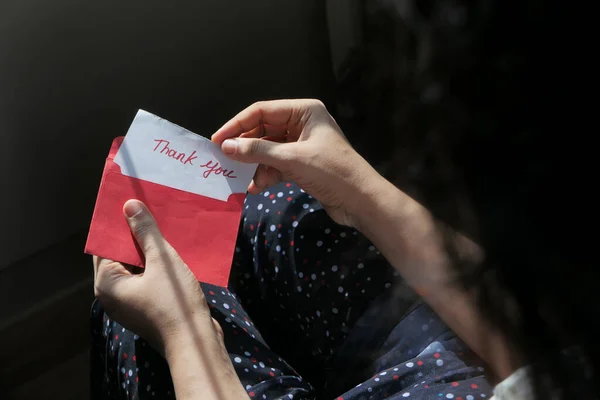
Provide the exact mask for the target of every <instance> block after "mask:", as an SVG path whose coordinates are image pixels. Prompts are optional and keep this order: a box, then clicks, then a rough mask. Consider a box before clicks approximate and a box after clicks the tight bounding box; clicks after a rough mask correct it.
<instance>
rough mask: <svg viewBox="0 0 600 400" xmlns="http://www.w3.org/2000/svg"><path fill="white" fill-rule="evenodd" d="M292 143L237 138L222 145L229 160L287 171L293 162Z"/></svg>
mask: <svg viewBox="0 0 600 400" xmlns="http://www.w3.org/2000/svg"><path fill="white" fill-rule="evenodd" d="M289 146H290V143H278V142H276V141H272V140H263V139H248V138H235V139H227V140H225V141H224V142H223V144H222V145H221V149H222V150H223V153H225V154H226V155H227V156H228V157H229V158H231V159H233V160H236V161H241V162H245V163H256V164H264V165H268V166H271V167H275V168H279V169H287V168H289V167H290V166H289V165H288V164H289V162H290V161H293V157H292V152H293V149H292V148H290V147H289Z"/></svg>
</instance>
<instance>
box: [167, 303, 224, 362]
mask: <svg viewBox="0 0 600 400" xmlns="http://www.w3.org/2000/svg"><path fill="white" fill-rule="evenodd" d="M161 339H162V340H161V341H162V345H163V355H164V356H165V358H166V359H167V361H168V362H169V363H170V361H171V360H172V359H175V360H177V359H179V358H180V356H181V355H182V354H184V353H186V352H190V351H192V350H193V351H195V352H198V351H201V352H207V351H210V352H214V351H216V350H218V349H219V348H221V347H222V346H223V343H222V340H221V338H220V337H219V334H218V333H217V331H216V329H215V327H214V325H213V323H212V318H211V317H210V316H209V315H208V316H205V315H198V316H194V317H193V318H192V319H190V320H186V321H183V322H182V323H180V324H179V325H178V326H176V327H174V328H172V329H170V330H166V332H164V333H163V334H162V335H161Z"/></svg>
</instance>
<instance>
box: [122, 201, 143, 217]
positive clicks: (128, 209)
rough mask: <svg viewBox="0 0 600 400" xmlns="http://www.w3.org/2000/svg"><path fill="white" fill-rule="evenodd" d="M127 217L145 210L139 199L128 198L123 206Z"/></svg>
mask: <svg viewBox="0 0 600 400" xmlns="http://www.w3.org/2000/svg"><path fill="white" fill-rule="evenodd" d="M123 211H124V212H125V215H126V216H127V218H133V217H135V216H137V215H138V214H140V213H141V212H142V211H144V209H143V207H142V204H141V203H140V202H139V201H137V200H128V201H127V203H125V206H124V207H123Z"/></svg>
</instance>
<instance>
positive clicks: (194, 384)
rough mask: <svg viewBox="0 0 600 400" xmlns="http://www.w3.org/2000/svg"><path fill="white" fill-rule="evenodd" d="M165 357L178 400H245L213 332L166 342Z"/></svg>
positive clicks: (182, 334) (242, 390)
mask: <svg viewBox="0 0 600 400" xmlns="http://www.w3.org/2000/svg"><path fill="white" fill-rule="evenodd" d="M165 356H166V358H167V362H168V363H169V368H170V370H171V377H172V379H173V386H174V387H175V394H176V397H177V399H178V400H196V399H202V400H240V399H246V398H248V395H247V394H246V391H245V390H244V388H243V386H242V384H241V382H240V380H239V379H238V377H237V375H236V373H235V370H234V368H233V365H232V364H231V360H230V359H229V356H228V354H227V351H226V350H225V347H224V345H223V343H222V341H221V340H220V339H219V337H218V335H217V333H216V332H214V336H212V333H209V334H208V335H198V334H197V332H183V333H180V334H178V335H177V336H175V337H173V338H171V339H169V342H168V344H167V345H166V351H165Z"/></svg>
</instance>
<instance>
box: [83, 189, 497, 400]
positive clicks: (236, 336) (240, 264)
mask: <svg viewBox="0 0 600 400" xmlns="http://www.w3.org/2000/svg"><path fill="white" fill-rule="evenodd" d="M201 286H202V289H203V291H204V293H205V295H206V299H207V302H208V304H209V305H210V307H211V310H212V315H213V317H214V318H215V319H216V320H217V321H218V322H219V323H220V324H221V326H222V328H223V331H224V333H225V344H226V346H227V350H228V352H229V354H230V357H231V360H232V363H233V365H234V367H235V369H236V372H237V374H238V376H239V378H240V380H241V382H242V384H243V385H244V387H245V388H246V390H247V392H248V395H249V397H250V398H257V399H315V398H333V399H343V400H359V399H365V400H366V399H383V398H412V399H440V398H443V399H456V400H474V399H482V398H486V397H491V392H492V391H491V388H490V386H489V385H488V383H487V382H486V380H485V376H484V369H483V366H482V363H481V361H480V360H478V359H477V357H475V356H474V355H473V354H472V353H471V352H470V351H469V350H468V348H467V347H466V346H465V345H464V344H463V343H462V342H461V341H460V340H458V339H457V338H456V336H455V335H454V334H453V333H452V332H451V331H450V330H449V329H448V328H447V327H446V326H445V325H444V324H443V323H442V322H441V321H440V319H439V318H438V317H437V316H436V315H435V314H434V313H433V312H432V310H431V309H429V307H427V306H426V305H424V304H422V303H421V302H419V301H418V299H416V298H415V297H414V295H412V294H411V292H410V291H407V290H405V289H406V288H404V286H403V284H402V282H401V281H400V280H399V278H398V276H397V273H396V272H395V270H394V269H393V268H392V267H391V266H390V265H389V264H388V263H387V261H386V260H385V258H384V257H383V256H382V255H381V253H380V252H379V251H378V250H377V249H376V248H375V247H374V246H373V245H372V244H371V243H370V242H369V241H368V240H367V239H366V238H365V237H363V236H362V235H361V234H360V233H359V232H357V231H356V230H354V229H352V228H348V227H344V226H340V225H337V224H335V223H334V222H333V221H332V220H331V219H330V218H329V217H328V216H327V214H326V213H325V212H324V211H323V210H322V207H321V206H320V204H319V203H318V202H317V201H315V200H314V199H313V198H311V196H309V195H308V194H307V193H304V192H303V191H302V190H300V189H299V188H298V187H297V186H295V185H293V184H290V183H287V184H279V185H277V186H275V187H273V188H271V189H269V191H267V192H264V193H262V194H260V195H258V196H248V197H247V199H246V204H245V207H244V214H243V219H242V223H241V227H240V232H239V238H238V241H237V247H236V252H235V257H234V262H233V268H232V275H231V279H230V287H229V288H228V289H225V288H219V287H215V286H212V285H207V284H201ZM91 321H92V398H93V399H150V398H157V399H169V398H174V391H173V385H172V381H171V378H170V374H169V368H168V365H167V363H166V362H165V360H164V359H163V358H162V357H161V356H160V355H159V354H158V353H157V352H156V351H154V350H153V349H152V348H151V347H150V346H149V345H148V344H147V343H146V342H145V341H144V340H143V338H140V337H138V336H137V335H136V334H135V333H133V332H129V331H127V330H126V329H124V328H123V327H122V326H121V325H119V324H118V323H117V322H115V321H113V320H111V319H110V318H109V317H108V316H107V315H105V314H104V311H103V309H102V305H101V304H100V303H99V302H95V303H94V306H93V308H92V317H91ZM261 333H262V334H261ZM293 367H294V368H295V369H294V368H293Z"/></svg>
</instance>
